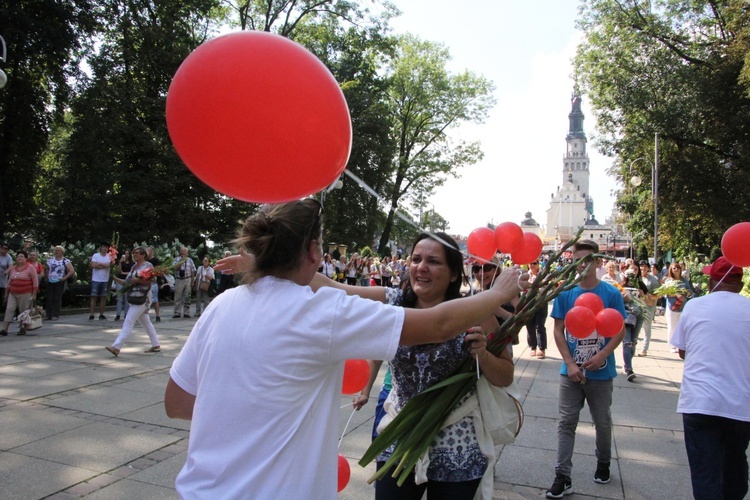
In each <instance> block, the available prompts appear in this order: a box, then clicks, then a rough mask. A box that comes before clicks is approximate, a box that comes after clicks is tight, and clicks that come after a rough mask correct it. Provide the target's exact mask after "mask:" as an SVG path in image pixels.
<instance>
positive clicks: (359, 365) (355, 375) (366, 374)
mask: <svg viewBox="0 0 750 500" xmlns="http://www.w3.org/2000/svg"><path fill="white" fill-rule="evenodd" d="M369 381H370V364H369V363H368V362H367V360H364V359H347V360H346V363H344V382H343V384H342V386H341V393H342V394H357V393H359V392H360V391H361V390H362V389H364V387H365V386H366V385H367V382H369Z"/></svg>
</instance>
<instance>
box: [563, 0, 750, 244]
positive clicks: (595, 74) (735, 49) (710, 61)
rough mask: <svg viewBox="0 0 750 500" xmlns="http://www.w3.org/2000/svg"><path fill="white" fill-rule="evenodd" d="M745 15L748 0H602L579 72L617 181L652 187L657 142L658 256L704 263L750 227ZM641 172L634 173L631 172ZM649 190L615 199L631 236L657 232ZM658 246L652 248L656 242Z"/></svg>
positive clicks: (587, 10)
mask: <svg viewBox="0 0 750 500" xmlns="http://www.w3.org/2000/svg"><path fill="white" fill-rule="evenodd" d="M748 21H750V11H748V9H747V8H746V6H745V3H744V2H743V1H742V0H726V1H720V2H716V1H709V0H691V1H688V0H652V1H650V2H645V1H624V0H595V1H591V2H585V3H583V4H582V11H581V17H580V20H579V25H580V27H581V29H582V30H583V31H584V33H585V35H586V39H585V41H584V42H583V43H582V44H581V45H580V46H579V49H578V53H577V56H576V67H577V73H578V75H579V77H580V79H581V81H582V83H583V85H584V86H585V89H586V90H587V92H588V94H589V97H590V98H591V102H592V106H593V107H594V110H595V114H596V116H597V122H598V129H599V132H600V134H601V136H600V138H599V141H598V146H599V148H600V149H601V150H602V151H603V152H604V153H605V154H609V155H611V156H616V157H618V159H619V161H618V162H617V166H615V167H614V168H613V170H612V171H611V173H613V174H614V175H616V176H617V177H619V178H620V179H622V180H623V182H626V181H627V180H628V179H629V177H630V169H631V167H632V169H633V170H634V171H635V172H637V173H638V174H639V175H640V176H641V177H642V178H643V179H649V178H651V166H650V165H649V163H648V162H646V161H638V162H635V160H636V159H639V158H646V159H649V160H650V159H652V158H654V134H655V133H658V134H659V138H660V142H659V186H658V193H659V198H658V202H659V246H660V247H661V249H662V250H667V249H670V248H673V249H675V250H676V251H677V253H678V254H681V255H687V254H689V253H690V252H693V251H699V252H703V253H707V252H708V251H709V250H710V248H711V247H712V246H714V245H716V244H717V243H718V240H719V239H720V237H721V235H722V233H723V231H724V230H726V228H728V227H729V226H730V225H732V224H734V223H735V222H737V221H740V220H748V217H750V192H748V190H747V189H746V188H745V186H747V185H748V182H750V142H749V141H748V140H747V137H748V134H750V98H749V97H748V82H747V79H745V80H743V70H744V71H746V68H747V67H746V64H745V63H746V57H747V54H748V51H747V49H748V26H750V23H749V22H748ZM634 162H635V163H634ZM650 189H651V185H650V183H649V182H644V183H643V185H642V186H641V187H640V188H639V189H637V190H635V192H634V193H633V194H630V195H628V194H627V191H628V190H625V191H624V192H623V194H622V196H621V197H620V199H619V200H618V204H619V206H620V208H621V209H622V210H623V211H624V212H626V213H628V214H630V215H632V217H630V218H629V221H630V222H629V229H630V231H631V232H632V233H635V234H640V233H642V234H644V235H645V234H651V232H652V230H651V229H650V228H653V203H652V201H651V198H650V197H649V196H648V191H649V190H650ZM649 246H650V247H653V240H651V242H649Z"/></svg>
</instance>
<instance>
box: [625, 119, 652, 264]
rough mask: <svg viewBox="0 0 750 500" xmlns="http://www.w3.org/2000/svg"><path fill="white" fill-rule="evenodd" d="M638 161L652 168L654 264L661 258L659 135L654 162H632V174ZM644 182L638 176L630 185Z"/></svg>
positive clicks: (645, 159) (633, 178)
mask: <svg viewBox="0 0 750 500" xmlns="http://www.w3.org/2000/svg"><path fill="white" fill-rule="evenodd" d="M638 160H643V161H645V162H646V163H648V164H649V166H650V167H651V197H652V198H653V201H654V264H656V262H657V260H658V256H659V134H658V133H657V134H654V162H653V163H651V162H650V161H649V160H648V159H647V158H645V157H642V158H636V159H635V160H633V161H632V162H630V173H631V174H632V173H633V165H634V164H635V162H637V161H638ZM642 182H643V180H642V179H641V177H640V176H639V175H638V174H636V175H634V176H632V177H631V178H630V184H632V185H633V186H635V187H638V186H640V185H641V183H642Z"/></svg>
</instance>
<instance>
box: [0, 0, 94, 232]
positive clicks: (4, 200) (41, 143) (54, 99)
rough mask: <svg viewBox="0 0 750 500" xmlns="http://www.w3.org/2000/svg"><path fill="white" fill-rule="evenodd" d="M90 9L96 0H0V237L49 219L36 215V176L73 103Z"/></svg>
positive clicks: (90, 19)
mask: <svg viewBox="0 0 750 500" xmlns="http://www.w3.org/2000/svg"><path fill="white" fill-rule="evenodd" d="M95 8H96V4H95V2H94V1H93V0H69V1H66V2H59V1H56V0H14V1H12V2H0V35H2V36H3V38H4V39H5V41H6V43H7V48H8V52H7V61H6V63H5V64H3V68H2V69H3V70H4V71H5V72H6V73H7V74H8V83H7V85H6V87H5V88H4V89H2V90H0V179H2V181H0V239H4V238H6V233H8V232H11V233H25V234H31V233H33V232H34V231H35V230H37V229H39V228H40V226H41V227H43V226H44V225H45V224H47V223H48V221H47V220H45V219H41V220H40V219H39V218H38V216H37V211H36V205H35V180H36V179H38V178H39V176H40V175H41V171H40V168H39V165H40V159H41V157H42V155H43V154H44V151H45V149H46V147H47V137H48V134H49V130H50V127H51V126H52V125H53V123H55V121H59V120H60V119H61V118H62V116H63V112H64V110H65V108H66V106H67V105H68V103H69V101H70V97H71V82H73V81H75V79H76V77H77V75H78V62H79V58H80V55H81V53H82V52H83V50H84V48H85V47H86V45H87V44H88V43H89V37H90V35H91V33H92V32H93V30H94V27H95V21H96V16H95Z"/></svg>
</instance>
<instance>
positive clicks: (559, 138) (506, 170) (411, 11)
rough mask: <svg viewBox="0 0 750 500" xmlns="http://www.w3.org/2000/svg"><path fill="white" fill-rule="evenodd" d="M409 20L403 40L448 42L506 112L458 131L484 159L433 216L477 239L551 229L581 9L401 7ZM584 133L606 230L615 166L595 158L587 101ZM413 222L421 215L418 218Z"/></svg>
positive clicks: (497, 0) (568, 1)
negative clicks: (490, 226) (507, 228)
mask: <svg viewBox="0 0 750 500" xmlns="http://www.w3.org/2000/svg"><path fill="white" fill-rule="evenodd" d="M394 3H395V4H396V6H397V7H398V8H399V9H400V10H401V12H402V15H401V16H400V17H398V18H396V19H394V20H393V21H392V26H393V27H394V30H395V31H396V32H406V31H408V32H410V33H413V34H415V35H417V36H419V37H420V38H423V39H426V40H430V41H434V42H440V43H442V44H443V45H445V46H446V47H447V48H448V49H449V51H450V53H451V56H452V58H453V59H452V61H451V65H450V70H451V71H454V72H459V71H463V70H469V71H472V72H474V73H477V74H481V75H484V76H485V77H487V78H489V79H491V80H492V81H493V82H494V84H495V87H496V90H495V98H496V100H497V104H496V105H495V107H494V108H493V110H492V111H491V113H490V116H489V118H488V119H487V121H486V122H485V123H484V124H482V125H465V126H462V127H460V129H454V130H453V131H452V132H451V133H452V134H453V135H454V136H455V137H460V138H465V139H469V140H480V141H481V143H482V149H483V151H484V153H485V158H484V160H483V161H482V162H481V163H480V164H477V165H474V166H470V167H466V168H464V169H462V170H461V173H462V176H461V178H460V179H458V180H450V181H448V182H447V183H446V185H445V186H443V187H441V188H439V190H438V191H437V193H436V194H435V196H433V197H432V199H431V200H430V202H431V203H432V206H429V205H428V206H426V207H425V210H430V209H432V207H433V206H434V209H435V210H436V211H437V212H438V213H440V214H441V215H442V216H443V217H445V218H446V219H447V220H448V222H449V224H450V229H449V232H451V233H458V234H463V235H468V233H469V232H471V231H472V230H473V229H475V228H477V227H480V226H483V225H485V224H486V223H487V222H494V223H495V224H497V223H500V222H505V221H513V222H520V221H521V219H523V218H524V213H525V212H527V211H530V212H532V214H533V217H534V218H535V219H536V220H537V221H538V222H539V223H540V224H542V225H545V224H546V217H547V216H546V210H547V208H549V200H550V195H551V193H553V192H554V191H555V190H556V188H557V186H558V185H560V183H561V182H562V178H563V175H562V157H563V154H564V153H565V136H566V134H567V132H568V113H569V112H570V98H571V92H572V90H573V80H572V78H571V74H572V64H571V62H570V60H571V58H572V57H573V55H574V53H575V47H576V46H577V44H578V41H579V40H580V38H581V34H580V33H579V32H577V31H576V29H575V20H576V17H577V15H578V0H524V1H518V0H516V1H511V0H460V1H456V0H450V1H449V0H394ZM583 111H584V114H585V115H586V117H585V121H584V130H585V131H586V135H587V137H588V140H589V142H588V147H589V150H588V152H589V156H590V159H591V180H590V188H591V196H593V197H594V212H595V216H596V218H597V219H598V220H599V222H600V223H603V222H604V220H605V219H606V218H607V217H609V215H610V213H611V211H612V204H613V198H612V196H611V191H612V190H613V189H615V188H616V187H617V186H616V185H615V181H614V180H613V179H612V178H609V177H607V175H606V173H605V171H606V169H607V168H609V166H610V165H611V164H612V163H613V160H612V159H611V158H606V157H604V156H602V155H600V154H598V153H597V152H596V148H595V145H594V139H595V136H596V133H595V129H594V127H595V119H594V116H593V113H592V111H591V109H590V106H589V102H588V99H587V98H586V96H585V95H584V98H583ZM412 213H414V212H412Z"/></svg>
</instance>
